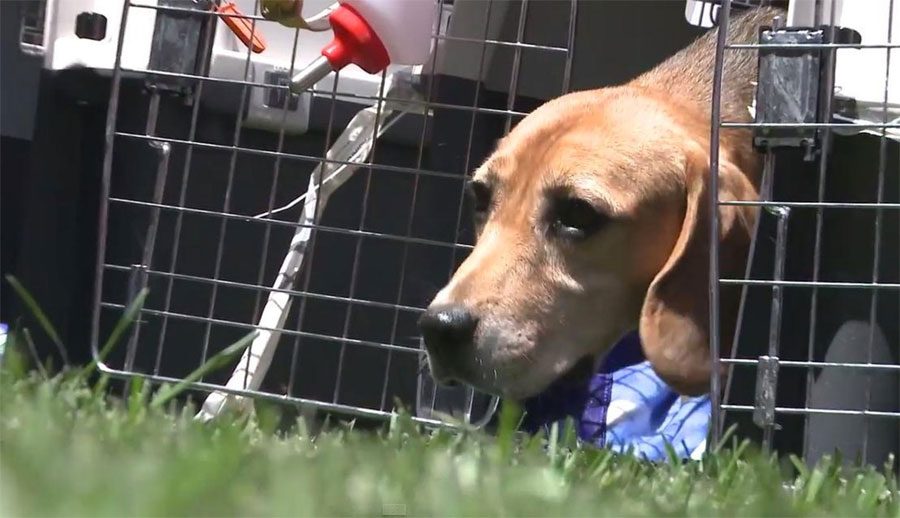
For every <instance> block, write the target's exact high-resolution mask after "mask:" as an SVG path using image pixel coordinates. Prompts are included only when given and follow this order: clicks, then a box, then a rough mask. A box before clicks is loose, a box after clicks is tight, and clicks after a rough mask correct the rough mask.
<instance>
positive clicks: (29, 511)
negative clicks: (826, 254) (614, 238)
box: [0, 302, 900, 517]
mask: <svg viewBox="0 0 900 518" xmlns="http://www.w3.org/2000/svg"><path fill="white" fill-rule="evenodd" d="M138 305H139V302H137V303H136V304H134V305H133V306H132V308H131V309H130V310H129V311H128V312H127V313H128V314H131V315H133V314H134V313H135V311H133V310H134V309H135V308H136V307H137V306H138ZM123 322H125V324H127V317H126V318H125V319H124V320H123ZM43 325H44V324H41V326H43ZM46 325H47V326H49V323H47V324H46ZM125 327H127V325H124V324H123V326H119V327H117V330H119V335H121V331H123V330H124V328H125ZM44 331H45V332H48V330H47V329H46V328H45V329H44ZM51 331H52V329H51ZM49 334H50V333H49V332H48V335H49ZM113 334H114V335H116V333H115V332H114V333H113ZM20 337H21V338H20ZM15 338H16V339H15V340H12V342H14V345H12V344H11V345H10V346H8V347H7V351H6V354H5V358H4V366H3V368H2V369H0V516H91V517H94V516H116V517H119V516H225V515H233V516H347V515H395V516H396V515H406V516H423V515H477V516H575V515H591V516H623V515H635V516H637V515H640V516H684V515H718V516H732V515H734V516H763V515H767V516H823V515H831V516H890V517H900V495H898V489H897V479H896V478H895V477H894V476H893V475H888V476H886V475H885V474H886V473H892V467H891V466H885V467H882V469H875V468H873V467H864V468H842V467H841V463H840V459H826V460H823V461H822V462H821V463H820V464H819V465H818V466H816V467H815V468H812V469H808V468H807V467H805V466H804V465H803V463H801V462H800V461H799V460H797V459H781V460H779V459H777V458H776V457H775V456H765V455H762V454H760V453H759V452H757V451H755V450H754V448H752V447H751V446H750V445H749V444H748V443H740V444H739V443H737V442H736V441H735V440H733V439H731V440H729V441H728V445H729V447H727V448H718V449H716V451H714V452H712V453H710V454H709V455H707V456H706V457H705V458H704V459H703V461H702V462H692V463H681V462H677V461H673V462H669V463H664V464H659V465H653V464H649V463H646V462H642V461H639V460H636V459H635V458H633V457H631V456H628V455H616V454H613V453H611V452H609V451H605V450H598V449H594V448H590V447H585V448H581V447H579V446H578V445H577V444H576V443H575V441H574V439H573V433H572V430H571V428H566V429H555V430H554V431H553V432H552V433H551V434H550V435H549V436H548V437H543V436H538V437H524V436H521V435H520V434H518V433H516V432H515V430H514V429H515V425H516V423H517V419H518V416H517V414H516V411H515V410H514V409H512V408H511V407H509V406H506V407H504V408H503V411H502V413H501V419H500V429H499V431H498V433H497V434H496V435H495V436H487V435H485V434H482V433H480V432H477V431H472V430H463V431H447V430H443V431H435V430H426V429H422V428H421V427H418V426H416V425H415V424H414V423H413V422H412V421H411V420H410V419H409V418H408V416H406V415H405V414H397V415H396V417H395V418H394V419H393V420H392V421H391V422H390V423H387V424H386V425H385V427H384V428H383V429H381V430H379V431H362V430H358V429H353V427H352V426H350V425H346V424H343V425H342V424H337V425H334V426H331V427H330V428H328V429H326V430H324V431H321V432H319V433H317V434H316V435H315V436H313V435H311V434H310V433H308V432H307V431H306V429H305V427H304V426H303V424H302V423H300V422H298V423H297V425H296V426H294V427H292V428H291V429H290V430H289V431H276V426H275V423H276V422H277V421H278V419H277V416H276V415H275V408H276V407H272V406H266V407H262V408H260V409H258V412H257V415H258V417H257V418H253V419H250V418H234V417H228V418H225V419H223V420H222V421H217V422H214V423H207V424H202V423H199V422H196V421H194V420H193V419H192V415H193V409H192V408H191V407H190V406H188V407H183V406H182V407H178V406H176V404H177V403H176V401H177V400H176V399H175V396H177V395H178V393H179V391H180V390H182V389H183V388H184V387H179V386H167V387H162V388H159V387H154V388H151V387H149V386H148V385H145V384H142V383H135V384H133V385H132V387H131V392H130V394H129V395H128V396H126V397H124V398H116V397H112V396H111V395H110V391H109V390H107V389H106V387H107V384H106V381H107V380H106V379H105V378H103V377H100V379H99V382H97V383H94V384H89V383H88V382H87V381H86V380H88V379H89V378H92V377H96V376H93V375H94V374H95V373H96V372H95V370H93V369H94V366H89V367H88V368H83V369H81V370H77V371H70V372H64V373H62V374H59V375H56V376H55V377H52V378H49V379H48V378H47V376H46V374H45V373H46V369H43V370H42V369H39V370H37V371H31V372H30V373H29V372H26V370H25V369H24V368H23V367H22V362H21V358H22V357H23V356H24V355H25V353H23V352H22V351H25V350H26V349H25V347H24V346H21V344H23V343H26V342H27V341H28V340H29V339H30V338H29V337H28V336H27V335H26V334H25V333H24V332H23V331H21V330H18V331H17V332H16V335H15ZM113 338H115V336H113V337H111V339H110V340H109V341H108V342H107V344H109V345H108V347H112V345H111V344H114V342H115V340H113ZM239 344H240V342H239ZM239 344H235V345H233V346H231V347H230V348H229V349H230V350H231V353H236V352H237V351H238V350H239V349H240V348H241V347H240V346H239ZM20 349H21V350H20ZM103 349H104V351H106V350H108V348H107V347H104V348H103ZM221 360H222V358H219V361H221ZM182 395H183V394H182Z"/></svg>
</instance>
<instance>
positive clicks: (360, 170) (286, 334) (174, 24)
mask: <svg viewBox="0 0 900 518" xmlns="http://www.w3.org/2000/svg"><path fill="white" fill-rule="evenodd" d="M423 1H426V0H423ZM314 3H315V2H310V1H307V2H306V4H307V8H308V9H311V8H310V7H309V6H310V5H312V4H314ZM456 4H457V5H453V4H452V3H450V2H447V3H446V4H445V3H444V2H437V3H436V4H435V10H434V12H435V17H436V19H437V18H441V20H442V22H441V23H440V24H436V26H437V27H439V29H437V30H436V31H435V34H434V38H433V40H434V41H433V43H434V44H433V55H432V58H431V60H430V61H429V62H428V63H426V64H425V65H423V66H421V67H416V68H409V67H406V68H404V67H396V66H391V67H389V68H388V69H387V70H386V71H385V72H384V73H383V74H381V75H380V76H377V77H374V78H373V77H366V75H365V74H362V73H361V72H360V71H358V70H350V69H347V70H345V71H343V72H340V73H337V74H332V75H330V76H329V77H327V78H326V79H325V80H323V81H321V82H319V83H318V84H317V85H316V86H314V87H313V88H312V89H309V90H306V91H304V92H299V93H297V92H292V91H291V90H290V89H289V87H288V83H289V80H290V78H291V77H292V76H293V75H294V74H295V73H296V71H297V70H299V69H301V68H303V67H304V66H306V64H307V61H309V60H310V59H311V56H315V55H316V54H317V53H318V49H319V48H320V47H321V41H327V40H316V39H315V37H314V36H313V35H312V33H311V32H309V31H305V30H297V29H290V28H287V27H284V26H281V25H279V24H277V23H275V22H272V21H269V20H267V19H265V18H264V17H263V16H261V14H260V5H259V2H254V1H244V2H237V3H236V5H235V4H229V3H227V2H207V1H204V0H197V1H194V0H159V1H157V2H136V1H125V2H124V7H123V11H122V15H121V23H120V27H121V30H120V31H119V33H118V45H117V48H116V60H115V68H114V70H113V82H112V90H111V95H110V104H109V112H108V121H107V135H106V156H105V161H104V170H103V185H102V187H103V191H102V195H103V205H102V209H101V219H100V242H101V248H100V253H99V254H98V257H99V259H98V265H97V274H98V281H97V289H96V293H95V299H96V308H95V309H96V311H95V315H96V317H95V322H94V339H93V342H94V348H95V352H96V353H97V354H101V347H102V344H103V342H104V339H105V337H106V336H108V335H109V333H110V332H111V330H112V329H113V327H114V324H115V322H116V321H117V320H118V319H119V318H120V317H121V316H122V315H123V312H124V311H125V309H126V308H128V307H129V305H130V304H131V303H132V302H133V301H134V300H135V299H136V297H137V296H138V294H139V293H140V292H141V290H142V289H144V288H146V289H147V290H148V295H147V298H146V300H145V302H144V304H143V306H142V309H141V310H140V312H139V316H138V322H137V324H136V325H135V326H133V327H132V328H131V329H130V330H129V331H128V333H127V334H126V336H125V338H124V339H123V343H124V345H123V346H121V347H116V348H115V349H114V350H113V351H112V352H111V353H110V355H109V356H108V357H105V358H104V361H103V368H104V369H105V370H106V371H107V372H110V373H112V374H115V375H119V376H125V377H130V376H141V377H147V378H150V379H152V380H155V381H177V380H181V379H184V378H185V377H186V376H187V375H188V374H189V373H190V372H192V371H194V370H195V369H197V368H198V367H199V366H200V365H203V364H205V363H206V362H208V361H209V360H210V359H211V358H214V357H215V356H216V355H217V354H218V353H220V352H221V351H223V350H225V349H226V347H228V346H229V344H233V343H235V342H237V341H239V340H241V339H242V337H246V336H247V335H248V333H256V334H257V336H258V335H259V333H262V332H268V333H271V334H273V335H274V336H275V338H274V340H275V341H276V342H277V343H279V347H278V349H277V351H276V352H275V357H274V359H273V361H272V364H271V370H270V372H269V373H268V375H267V376H266V378H265V382H264V383H263V384H262V385H260V386H258V387H254V386H252V385H245V386H244V387H245V388H246V390H245V389H241V390H238V391H237V392H239V393H242V394H247V395H253V396H256V397H262V398H271V399H277V400H281V401H289V402H295V403H308V404H311V405H314V406H317V407H320V408H324V409H328V410H334V411H340V412H346V413H350V414H355V415H362V416H367V417H385V416H388V415H390V411H391V410H392V409H393V408H394V406H395V402H396V401H397V400H399V401H400V402H401V403H402V404H404V405H406V406H415V404H416V401H417V399H418V400H419V402H420V404H421V403H422V402H423V401H424V403H425V404H426V406H428V405H430V406H431V407H433V406H435V405H438V406H440V404H441V401H440V397H437V396H436V395H435V394H437V392H435V391H436V389H435V388H434V387H433V386H432V385H429V384H428V383H427V378H426V379H425V383H421V380H420V376H419V374H420V371H421V369H422V366H423V362H422V358H423V351H422V350H421V348H420V345H419V338H418V331H417V329H416V320H417V318H418V316H419V314H420V313H421V311H422V310H423V308H424V306H425V305H426V304H427V302H428V300H429V299H430V297H431V296H432V295H433V294H434V293H435V292H436V291H437V289H438V288H439V287H440V286H442V285H443V283H445V282H446V281H447V280H448V279H449V276H450V274H451V273H452V271H453V270H454V269H455V267H456V266H457V265H458V264H459V263H460V262H461V261H462V259H463V258H464V257H465V256H466V254H467V253H468V250H469V249H470V248H471V239H472V232H471V226H470V223H469V221H468V217H467V216H466V212H467V211H466V207H467V202H466V200H465V197H464V189H463V185H464V182H463V179H464V176H465V174H466V173H467V172H468V171H470V170H471V169H473V168H474V167H475V166H476V165H477V163H478V161H480V160H481V159H482V158H483V156H485V154H486V153H487V152H488V151H489V149H490V146H491V143H492V142H493V141H494V140H495V139H496V138H498V137H499V136H501V135H502V134H503V133H504V132H505V131H508V130H509V128H510V126H511V125H512V124H514V123H515V122H516V121H517V120H518V118H519V117H521V116H522V115H523V114H524V111H526V110H527V109H528V108H529V107H530V106H528V105H527V103H526V104H525V105H524V106H523V102H522V100H521V99H520V98H519V97H520V96H519V95H518V93H517V92H519V91H520V90H521V85H519V83H518V81H519V76H520V72H521V69H522V67H523V63H526V62H528V61H529V60H530V61H531V62H532V63H535V62H537V61H540V62H541V63H542V64H541V66H542V67H544V68H552V69H553V70H556V69H558V70H559V71H560V73H559V74H555V75H553V76H549V77H554V78H555V79H553V80H552V82H553V83H554V84H553V85H544V87H547V88H549V89H550V90H551V91H552V94H553V95H557V94H559V93H562V92H565V91H566V90H568V88H569V81H570V75H571V64H572V46H573V42H574V30H575V19H576V18H575V16H576V12H575V11H576V9H575V5H576V4H575V2H574V1H573V2H571V3H569V2H567V3H565V10H566V24H565V26H564V30H563V31H558V34H555V35H554V38H553V41H528V39H527V38H526V32H527V31H526V28H527V26H528V25H529V24H533V23H535V20H533V19H531V18H530V16H531V15H530V6H529V2H528V1H527V0H525V1H522V2H521V3H518V4H510V3H509V2H499V1H498V2H492V1H483V2H456ZM460 4H468V5H465V6H462V5H460ZM228 5H231V7H228V9H225V7H226V6H228ZM324 5H327V4H324ZM324 5H323V7H324ZM510 5H514V6H515V9H511V8H510ZM560 5H562V3H560ZM463 9H468V11H466V17H467V19H466V21H465V23H464V24H463V23H461V22H460V23H458V24H457V29H456V30H455V32H454V29H453V18H452V17H453V16H459V15H460V12H461V10H463ZM242 13H243V14H242ZM227 20H231V21H232V23H231V24H226V23H225V22H226V21H227ZM236 20H237V21H240V23H245V25H243V27H244V30H245V31H246V34H245V36H247V35H249V38H247V39H248V41H249V43H247V44H245V43H242V41H241V40H240V38H238V37H236V34H237V33H234V34H232V32H230V29H231V27H232V25H233V24H234V22H235V21H236ZM498 20H499V21H498ZM500 22H503V23H505V24H509V23H512V24H513V25H512V26H513V27H514V28H515V30H514V31H512V32H513V37H512V38H504V37H502V36H498V34H501V33H500V32H498V30H497V25H498V23H500ZM473 27H474V28H473ZM472 31H474V33H473V32H472ZM470 33H473V34H475V35H474V36H472V35H471V34H470ZM254 42H256V43H254ZM260 42H261V43H260ZM256 44H262V45H265V44H268V48H267V49H266V50H265V51H263V52H257V50H258V49H255V48H254V45H256ZM463 54H465V56H466V57H465V59H463V58H462V57H461V56H462V55H463ZM136 56H137V57H136ZM141 56H143V58H142V57H141ZM497 56H501V58H498V57H497ZM473 57H474V59H473ZM500 62H504V63H507V67H506V68H505V69H504V68H503V67H500V66H496V64H497V63H500ZM143 63H146V65H143ZM491 63H494V65H495V67H494V68H496V70H492V74H494V75H495V79H494V83H497V80H496V74H497V73H498V72H497V71H498V70H505V72H507V74H506V77H505V79H503V81H502V85H503V87H502V88H500V89H499V90H498V89H488V88H487V87H485V86H484V84H486V82H485V81H482V80H481V78H483V77H485V76H486V75H487V71H488V69H489V67H490V66H491ZM464 66H468V67H469V69H468V70H467V71H466V74H468V75H470V76H477V77H478V78H479V79H478V80H477V81H475V82H473V83H471V84H470V85H467V90H466V92H465V93H464V94H460V91H459V89H458V88H457V87H458V86H459V84H458V80H457V77H454V76H453V72H452V71H451V72H449V73H448V72H446V70H449V69H453V68H454V67H455V68H456V69H458V68H460V67H464ZM548 81H549V80H548ZM398 85H399V86H398ZM470 87H471V88H470ZM397 92H404V94H403V95H404V97H403V98H402V99H401V98H398V96H399V94H397ZM392 95H393V96H394V97H392ZM367 107H368V108H369V111H368V112H365V109H366V108H367ZM363 112H365V113H363ZM363 115H365V116H363ZM348 125H350V126H349V127H348ZM345 128H347V131H346V132H345ZM365 131H369V132H370V133H371V134H373V135H377V136H378V137H379V138H373V139H370V142H369V143H368V144H365V143H361V141H360V140H359V137H358V135H359V134H360V133H365ZM341 146H344V147H343V148H342V147H341ZM353 146H358V147H360V149H362V148H365V146H369V147H368V148H366V149H367V152H363V151H359V150H357V151H358V152H356V153H355V154H353V153H351V154H350V155H349V156H345V155H342V153H344V151H346V149H345V148H348V147H353ZM354 149H356V148H354ZM342 150H344V151H342ZM448 157H449V158H448ZM342 168H343V169H342ZM353 169H355V170H356V171H355V173H354V172H353V171H352V170H353ZM339 171H344V172H345V173H346V177H345V178H342V179H341V180H340V183H343V185H342V186H340V188H339V189H334V192H333V195H331V193H329V195H328V196H325V195H323V194H322V193H323V191H322V190H321V189H319V190H316V189H314V188H312V187H314V186H322V185H324V184H323V182H328V181H329V179H330V178H331V177H330V176H329V175H331V174H334V175H337V174H338V172H339ZM346 171H350V172H349V173H347V172H346ZM341 174H344V173H341ZM311 186H312V187H311ZM316 193H319V195H321V196H320V197H321V199H319V197H317V195H316ZM312 198H316V202H315V203H314V204H307V202H308V201H309V200H311V199H312ZM329 199H330V201H329ZM325 201H328V202H329V204H328V206H327V208H324V206H325V205H324V204H325ZM320 206H321V207H323V209H320V208H319V207H320ZM306 207H313V208H314V210H313V212H314V214H315V215H314V218H313V220H312V221H310V220H305V219H304V209H305V208H306ZM298 236H300V237H302V239H300V238H299V237H298ZM298 243H299V244H298ZM300 245H302V246H300ZM291 253H293V254H294V256H293V257H295V258H297V257H299V263H296V264H293V263H292V264H293V266H297V268H296V269H294V270H291V269H290V268H288V269H287V270H286V269H285V268H286V265H287V264H288V262H289V261H288V259H287V258H286V254H288V256H290V254H291ZM298 265H299V266H298ZM273 301H275V302H273ZM272 304H276V305H278V304H280V306H279V308H280V309H281V310H282V311H281V313H282V314H280V315H279V316H280V320H279V319H275V320H274V322H275V324H274V325H273V324H271V322H272V321H270V320H266V316H265V313H266V311H267V310H268V308H269V306H271V305H272ZM237 364H238V359H237V357H232V358H230V360H229V361H228V362H227V364H226V365H225V366H224V367H223V368H220V369H219V370H215V371H210V372H206V373H203V375H202V376H200V377H199V378H197V379H196V380H194V381H195V386H196V387H198V388H203V389H207V390H219V389H226V388H228V390H230V391H232V392H234V387H225V383H226V381H227V379H228V375H229V374H230V372H231V371H230V369H233V368H234V367H235V366H236V365H237ZM423 391H424V392H426V393H427V392H428V391H431V394H430V396H429V395H428V394H425V396H426V397H424V398H423V396H422V393H423ZM450 396H453V397H457V396H460V395H459V394H456V395H454V394H450ZM465 396H466V395H465V394H463V395H462V397H463V401H464V403H465V404H467V405H468V407H467V408H466V417H468V418H469V419H471V420H475V419H477V418H478V417H479V415H483V414H484V413H485V412H487V411H488V410H489V408H486V407H485V405H486V400H485V401H481V400H479V399H478V398H475V399H472V396H471V394H469V395H468V398H469V399H468V402H467V403H466V402H465ZM448 397H449V396H448ZM479 405H481V407H479ZM420 406H421V405H420ZM473 406H474V410H473ZM479 408H480V410H479ZM479 412H481V414H478V413H479ZM419 413H420V415H422V417H425V418H428V417H431V416H430V414H428V412H424V415H423V412H422V411H421V408H420V412H419ZM476 414H477V415H476Z"/></svg>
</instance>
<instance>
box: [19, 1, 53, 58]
mask: <svg viewBox="0 0 900 518" xmlns="http://www.w3.org/2000/svg"><path fill="white" fill-rule="evenodd" d="M20 8H21V15H20V16H19V49H20V50H21V51H22V53H23V54H26V55H28V56H37V57H43V56H44V21H45V20H46V18H47V0H34V1H31V2H22V4H21V6H20Z"/></svg>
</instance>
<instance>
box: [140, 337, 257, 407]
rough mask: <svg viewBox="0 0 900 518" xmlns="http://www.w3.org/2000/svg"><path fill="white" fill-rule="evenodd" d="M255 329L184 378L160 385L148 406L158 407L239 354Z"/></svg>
mask: <svg viewBox="0 0 900 518" xmlns="http://www.w3.org/2000/svg"><path fill="white" fill-rule="evenodd" d="M256 333H257V332H256V331H251V332H250V333H248V334H247V335H245V336H244V337H243V338H241V339H240V340H238V341H236V342H234V343H232V344H231V345H229V346H228V347H226V348H224V349H222V350H221V351H219V352H218V353H216V354H215V355H213V356H212V357H211V358H210V359H209V360H207V361H206V363H204V364H203V365H201V366H200V367H198V368H197V369H196V370H194V372H192V373H190V374H188V375H187V376H185V378H184V379H183V380H181V381H179V382H178V383H176V384H174V385H166V386H164V387H162V388H161V389H160V390H159V392H157V393H156V395H155V396H153V399H152V400H151V401H150V406H151V407H152V408H159V407H161V406H163V405H165V404H166V403H168V402H169V401H171V400H172V398H174V397H177V396H178V395H179V394H181V393H182V392H184V391H185V389H187V388H188V386H190V384H191V383H193V382H195V381H197V380H199V379H200V378H202V377H203V376H205V375H206V374H207V373H209V372H211V371H214V370H217V369H221V368H222V367H224V366H225V365H227V364H228V361H229V360H231V358H232V357H233V356H235V355H236V354H239V353H241V352H243V351H244V349H245V348H246V347H247V346H248V345H250V342H252V341H253V338H255V337H256Z"/></svg>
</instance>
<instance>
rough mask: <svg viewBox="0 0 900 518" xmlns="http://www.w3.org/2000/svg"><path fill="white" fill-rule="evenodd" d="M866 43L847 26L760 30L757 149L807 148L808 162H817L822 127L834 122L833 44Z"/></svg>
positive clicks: (756, 111)
mask: <svg viewBox="0 0 900 518" xmlns="http://www.w3.org/2000/svg"><path fill="white" fill-rule="evenodd" d="M776 22H780V20H777V21H776ZM776 25H778V23H776ZM860 40H861V37H860V35H859V33H858V32H856V31H854V30H852V29H847V28H844V27H834V26H822V27H817V28H808V27H807V28H804V27H778V26H776V27H764V28H762V29H761V30H760V34H759V43H760V49H759V68H758V72H757V74H758V77H757V88H756V107H755V119H756V124H755V126H754V129H755V131H754V139H753V142H754V145H755V146H756V147H757V148H760V149H762V150H765V151H771V150H776V149H785V148H794V149H803V150H805V159H806V160H812V159H814V158H815V156H816V153H817V151H818V147H819V145H820V143H821V135H822V132H821V130H822V129H823V128H822V124H821V123H826V122H830V121H831V115H832V107H831V103H832V98H833V90H834V74H833V69H834V68H833V67H834V56H835V50H836V49H835V47H834V46H831V44H845V43H859V41H860Z"/></svg>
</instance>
